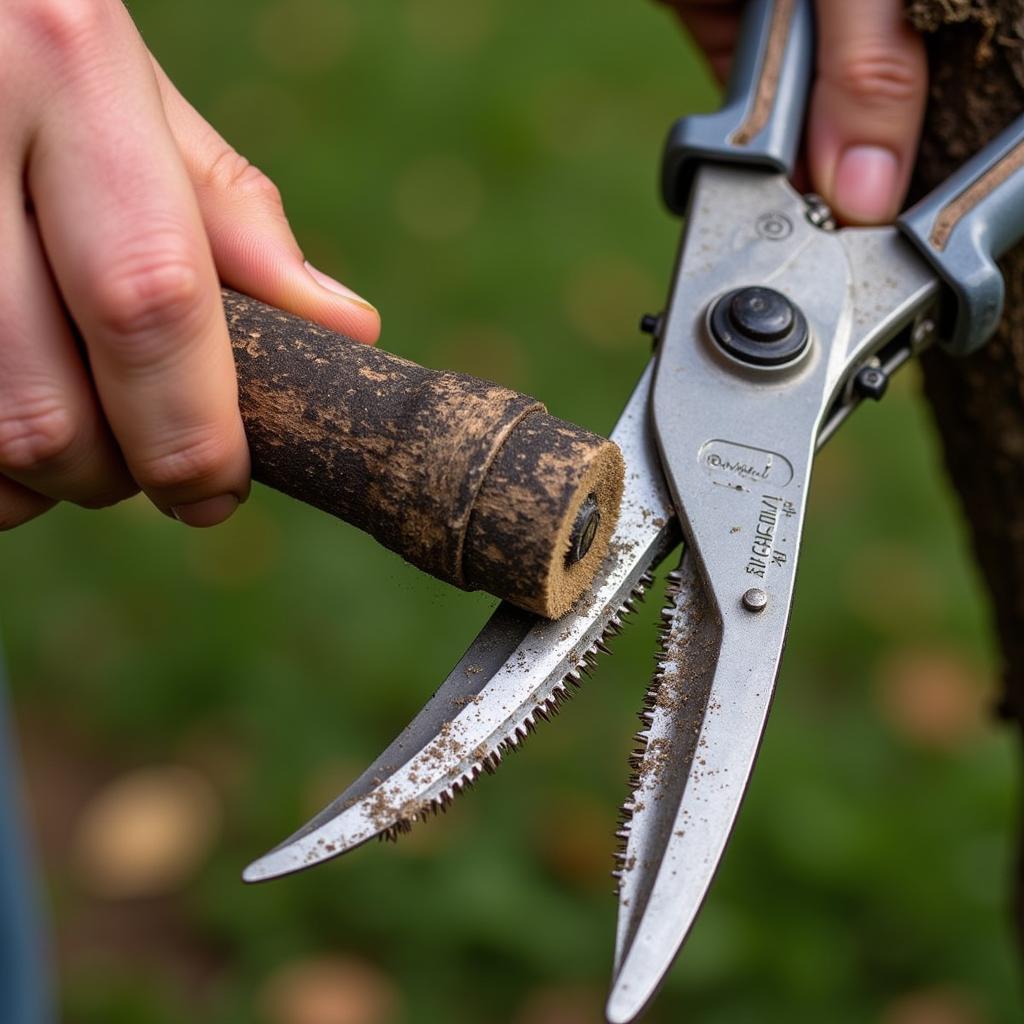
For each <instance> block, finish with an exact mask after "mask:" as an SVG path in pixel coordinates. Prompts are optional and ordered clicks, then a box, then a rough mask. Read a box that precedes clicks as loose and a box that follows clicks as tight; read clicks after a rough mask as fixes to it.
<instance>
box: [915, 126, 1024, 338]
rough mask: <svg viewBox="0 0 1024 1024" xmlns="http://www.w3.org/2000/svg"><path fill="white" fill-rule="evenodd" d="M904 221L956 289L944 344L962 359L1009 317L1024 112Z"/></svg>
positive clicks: (1023, 200) (1019, 231) (1023, 163)
mask: <svg viewBox="0 0 1024 1024" xmlns="http://www.w3.org/2000/svg"><path fill="white" fill-rule="evenodd" d="M897 224H898V226H899V228H900V230H901V231H902V232H903V234H904V235H906V236H907V237H908V238H909V239H910V240H911V241H912V242H913V243H914V244H915V245H916V246H917V247H918V249H919V250H920V251H921V253H922V255H923V256H924V257H925V259H926V260H927V261H928V262H929V263H930V264H931V265H932V267H934V269H935V271H936V272H937V273H938V275H939V276H940V277H941V278H942V280H943V281H944V282H945V283H946V284H947V285H948V286H949V288H950V290H951V293H952V296H951V297H952V298H953V299H954V305H953V307H952V318H951V323H950V324H949V325H948V326H947V327H946V328H945V329H944V330H943V332H942V334H943V338H942V341H941V344H942V345H943V347H944V348H946V349H947V350H948V351H950V352H952V353H954V354H955V355H967V354H968V353H970V352H973V351H974V350H975V349H977V348H979V347H980V346H981V345H983V344H984V343H985V342H986V341H987V340H988V339H989V337H990V336H991V335H992V332H993V331H994V330H995V329H996V327H997V326H998V324H999V318H1000V316H1001V315H1002V312H1003V296H1004V292H1005V286H1004V283H1003V275H1002V273H1001V272H1000V270H999V267H998V266H997V265H996V260H997V259H998V258H999V257H1000V256H1002V255H1003V254H1004V253H1005V252H1006V251H1007V250H1008V249H1010V248H1011V247H1012V246H1014V245H1016V243H1017V242H1019V241H1020V240H1021V238H1022V237H1024V115H1021V116H1020V117H1018V118H1017V120H1016V121H1014V122H1013V123H1012V124H1011V125H1010V126H1009V127H1008V128H1006V129H1005V130H1004V131H1003V132H1002V133H1001V134H1000V135H998V136H996V138H995V139H993V140H992V141H991V142H990V143H989V144H988V145H987V146H986V147H985V148H984V149H983V150H981V151H980V152H979V153H977V154H975V156H974V157H972V159H970V160H968V161H967V163H965V164H964V165H963V166H962V167H961V168H960V169H959V170H958V171H957V172H956V173H955V174H952V175H951V176H950V177H949V178H947V179H946V180H945V181H944V182H943V183H942V184H941V185H940V186H939V187H938V188H936V189H935V191H933V192H930V193H929V194H928V195H927V196H925V198H924V199H922V200H921V201H920V202H919V203H917V204H916V205H914V206H913V207H911V208H910V209H909V210H907V212H906V213H904V214H903V215H902V216H901V217H900V218H899V220H898V221H897Z"/></svg>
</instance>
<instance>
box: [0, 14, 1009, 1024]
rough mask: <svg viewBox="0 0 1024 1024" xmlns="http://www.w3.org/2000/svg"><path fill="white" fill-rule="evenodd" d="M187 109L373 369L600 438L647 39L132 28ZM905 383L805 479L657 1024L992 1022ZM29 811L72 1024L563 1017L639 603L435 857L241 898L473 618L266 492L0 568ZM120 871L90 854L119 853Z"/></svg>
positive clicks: (975, 801) (946, 530)
mask: <svg viewBox="0 0 1024 1024" xmlns="http://www.w3.org/2000/svg"><path fill="white" fill-rule="evenodd" d="M130 6H131V8H132V11H133V13H134V14H135V16H136V18H137V20H138V22H139V25H140V27H141V29H142V31H143V33H144V35H145V36H146V38H147V40H148V42H149V44H150V45H151V47H152V49H153V50H154V52H155V53H156V55H157V56H158V58H159V59H160V60H161V61H162V62H163V63H164V65H165V67H166V69H167V70H168V72H169V73H170V74H171V76H172V78H174V79H175V80H176V81H177V83H178V84H179V86H180V88H181V89H182V91H183V92H184V93H185V94H186V95H187V96H188V97H189V98H190V99H191V100H192V101H193V102H194V103H195V105H196V106H197V107H198V108H199V110H200V111H201V112H202V113H204V114H205V115H206V116H207V117H208V118H209V119H210V120H211V121H212V122H213V123H214V124H215V125H216V126H217V127H218V128H219V129H220V130H221V131H222V132H223V133H224V134H225V135H226V136H227V137H228V138H229V139H230V140H231V141H232V142H233V143H234V144H235V145H236V146H237V147H238V148H239V149H241V150H242V152H244V153H245V154H246V155H248V156H249V157H250V158H251V159H252V160H253V161H254V162H255V163H257V164H258V165H260V166H261V167H262V168H263V169H264V170H266V171H267V172H268V173H269V174H270V175H271V176H272V177H273V178H275V179H276V181H277V182H278V183H279V184H280V186H281V188H282V190H283V192H284V195H285V198H286V202H287V206H288V210H289V212H290V214H291V218H292V221H293V224H294V226H295V229H296V232H297V234H298V236H299V238H300V239H301V240H302V243H303V245H304V246H305V247H306V250H307V254H308V255H309V257H310V259H311V260H312V261H313V262H314V263H316V264H317V265H318V266H320V267H322V268H323V269H325V270H327V271H328V272H330V273H333V274H335V275H336V276H338V277H339V278H340V279H341V280H344V281H345V282H346V283H348V284H349V285H351V286H352V287H353V288H355V289H356V290H357V291H359V292H360V293H362V294H363V295H365V296H366V297H367V298H368V299H370V300H371V301H372V302H374V303H375V304H376V305H377V306H378V307H379V308H380V309H381V311H382V314H383V320H384V335H383V339H382V344H383V345H384V346H385V347H387V348H389V349H391V350H393V351H396V352H399V353H401V354H403V355H406V356H409V357H411V358H413V359H416V360H418V361H420V362H424V363H427V364H429V365H434V366H439V367H440V366H443V367H450V368H458V369H463V370H467V371H470V372H474V373H477V374H481V375H484V376H488V377H491V378H493V379H496V380H499V381H501V382H502V383H505V384H508V385H510V386H512V387H516V388H519V389H522V390H524V391H528V392H530V393H533V394H535V395H537V396H539V397H540V398H541V399H543V400H545V401H546V402H547V403H548V405H549V407H550V408H551V409H552V411H554V412H556V413H557V414H559V415H562V416H565V417H567V418H569V419H572V420H576V421H578V422H581V423H584V424H587V425H589V426H591V427H593V428H595V429H598V430H607V429H609V428H610V427H611V425H612V424H613V422H614V419H615V416H616V413H617V410H618V409H619V408H620V406H621V404H622V403H623V401H624V399H625V397H626V395H627V394H628V391H629V389H630V386H631V384H632V381H633V379H634V378H635V377H636V376H637V374H638V373H639V371H640V369H641V367H642V365H643V363H644V361H645V358H646V352H647V344H646V341H645V340H644V339H643V338H642V337H641V336H639V335H638V334H637V331H636V322H637V318H638V316H639V314H640V313H641V312H643V311H644V310H653V309H658V308H660V304H661V302H662V297H663V295H664V292H665V288H666V285H667V280H668V274H669V271H670V268H671V264H672V260H673V255H674V247H675V244H676V239H677V235H678V231H679V225H678V223H677V222H675V221H674V220H673V219H672V218H670V217H669V216H668V215H667V214H666V213H665V212H664V211H663V209H662V208H661V206H660V204H659V202H658V200H657V197H656V193H655V179H656V171H657V164H658V158H659V151H660V146H661V142H662V138H663V135H664V132H665V130H666V128H667V126H668V124H669V123H670V122H671V120H672V119H673V118H675V117H677V116H679V115H680V114H683V113H686V112H688V111H694V110H699V109H708V108H710V107H713V106H714V105H715V103H716V99H717V96H716V91H715V89H714V87H713V86H712V84H711V82H710V80H709V78H708V75H707V73H706V71H705V69H704V68H703V66H702V64H701V62H700V60H699V58H698V57H697V56H696V55H695V53H694V51H693V49H692V47H691V45H690V44H689V42H688V41H687V40H686V39H685V38H684V37H683V36H682V34H681V33H680V32H679V31H678V30H677V29H676V27H675V25H674V23H673V22H672V20H671V18H670V17H669V16H668V14H667V13H666V12H664V11H663V10H661V9H659V8H658V7H656V6H655V5H653V4H651V3H645V2H641V0H632V2H625V0H619V2H615V3H601V4H593V3H588V2H584V0H561V2H559V3H550V2H545V0H519V2H518V3H512V2H510V0H384V2H381V0H378V2H371V0H361V2H360V0H218V2H216V3H210V2H208V0H177V2H175V3H173V4H168V3H160V2H158V0H134V2H133V3H131V5H130ZM918 390H919V388H918V380H917V377H916V374H915V373H914V372H913V371H911V372H908V373H906V374H905V375H904V378H903V379H902V380H900V381H899V382H898V384H897V385H896V386H895V387H894V388H893V389H892V392H891V394H890V397H887V398H886V400H885V402H883V403H882V404H881V405H880V406H879V407H877V408H871V409H868V410H864V411H862V412H860V413H858V415H857V416H856V417H855V418H854V420H853V421H852V422H851V423H850V425H849V426H848V427H847V428H845V429H844V431H843V432H842V434H841V436H840V437H839V438H838V439H837V440H835V441H834V442H833V443H831V444H830V446H829V447H828V449H827V450H826V451H825V452H824V453H823V454H822V456H821V459H820V462H819V468H818V470H817V476H816V480H815V483H814V488H813V494H812V513H811V519H810V522H809V525H808V528H807V533H806V544H805V550H804V555H803V569H802V573H801V582H800V588H799V591H798V598H797V604H796V610H795V616H794V621H793V628H792V632H791V636H790V644H789V652H788V655H787V659H786V663H785V667H784V670H783V673H782V677H781V681H780V686H779V693H778V699H777V703H776V706H775V710H774V712H773V717H772V721H771V723H770V727H769V730H768V735H767V739H766V742H765V746H764V751H763V754H762V757H761V762H760V766H759V768H758V770H757V772H756V775H755V780H754V782H753V785H752V789H751V793H750V796H749V799H748V801H747V804H746V806H745V809H744V812H743V814H742V817H741V819H740V820H741V824H740V827H739V830H738V832H737V834H736V837H735V839H734V841H733V843H732V845H731V848H730V850H729V853H728V856H727V859H726V861H725V863H724V866H723V868H722V870H721V872H720V875H719V878H718V880H717V882H716V884H715V887H714V889H713V891H712V896H711V898H710V899H709V901H708V903H707V905H706V908H705V910H704V912H703V914H702V916H701V918H700V920H699V922H698V924H697V926H696V928H695V930H694V932H693V935H692V939H691V941H690V942H689V944H688V946H687V947H686V950H685V953H684V955H683V956H682V957H681V958H680V960H679V962H678V963H677V965H676V967H675V969H674V970H673V972H672V974H671V975H670V977H669V979H668V982H667V984H666V987H665V990H664V992H663V995H662V996H661V999H660V1001H659V1002H658V1004H657V1007H656V1010H655V1011H654V1012H653V1013H652V1014H651V1016H650V1019H651V1020H652V1021H655V1022H669V1021H672V1022H676V1021H695V1022H701V1024H733V1022H749V1021H767V1022H775V1021H779V1022H783V1021H784V1022H800V1021H814V1022H820V1021H830V1022H833V1021H834V1022H845V1021H851V1022H853V1021H858V1022H859V1021H876V1020H877V1021H884V1022H886V1024H978V1022H995V1021H1013V1020H1020V1019H1022V1015H1024V1003H1022V999H1021V990H1020V979H1019V976H1018V966H1019V961H1018V956H1019V955H1018V953H1017V952H1016V950H1015V947H1014V945H1013V942H1012V937H1011V929H1010V925H1009V920H1008V913H1007V910H1006V903H1007V889H1008V880H1009V878H1010V876H1011V865H1012V858H1013V848H1012V837H1013V834H1014V832H1015V829H1016V821H1015V811H1016V807H1015V803H1016V800H1017V794H1016V792H1015V785H1014V783H1015V782H1016V781H1017V778H1018V776H1019V766H1018V759H1017V751H1016V749H1015V747H1014V743H1013V742H1012V737H1011V736H1010V735H1009V734H1008V731H1007V730H1006V729H1003V728H1000V727H998V726H996V725H993V724H992V722H991V720H990V714H989V711H990V706H991V704H992V702H993V700H994V697H995V694H996V681H995V657H994V654H993V651H992V649H991V640H990V635H989V632H988V627H987V621H986V612H985V608H984V601H983V598H982V595H981V593H980V590H979V585H978V580H977V578H976V575H975V573H974V570H973V569H972V567H971V565H970V564H969V561H968V559H967V557H966V554H965V547H966V545H965V539H964V534H963V529H962V526H961V525H960V522H959V520H958V515H957V511H956V509H955V507H954V503H953V500H952V498H951V496H950V494H949V492H948V490H947V487H946V485H945V483H944V481H943V478H942V473H941V469H940V465H939V456H938V452H937V448H936V443H935V439H934V436H933V432H932V430H931V427H930V425H929V423H928V420H927V415H926V413H925V412H924V411H923V408H922V404H921V402H920V401H919V400H918V397H917V392H918ZM0 558H2V560H3V565H4V577H3V578H4V581H5V585H4V587H3V592H2V594H0V621H2V622H3V623H4V627H5V643H6V646H7V648H8V653H9V660H10V669H11V674H12V676H13V680H12V685H13V688H14V692H15V697H16V708H17V717H18V723H19V727H20V734H21V742H22V747H23V751H24V755H25V761H26V772H27V775H28V789H29V793H30V797H31V802H32V807H33V812H34V818H35V822H36V828H37V844H38V847H39V849H40V852H41V854H42V856H43V859H44V863H45V870H46V879H47V883H48V895H49V907H50V912H51V915H52V919H53V921H54V926H55V931H56V935H55V945H56V947H57V955H58V957H59V962H60V973H61V981H62V987H63V1004H64V1007H65V1013H64V1019H65V1020H67V1021H69V1022H75V1024H100V1022H102V1024H122V1022H124V1024H128V1022H131V1024H165V1022H179V1021H185V1020H187V1021H191V1022H197V1024H214V1022H215V1024H235V1022H239V1024H240V1022H252V1021H256V1022H260V1024H399V1022H408V1024H506V1022H507V1024H584V1022H596V1021H597V1020H598V1019H599V1015H600V1008H601V1006H602V1003H603V995H604V991H605V985H606V983H607V979H608V974H609V968H610V957H611V950H612V938H613V927H614V914H615V901H614V899H613V897H612V895H611V885H612V883H611V880H610V878H609V877H608V872H609V870H610V868H611V866H612V865H611V850H612V847H613V838H612V832H613V830H614V828H615V816H616V810H617V807H618V805H619V803H620V802H621V800H622V798H623V797H624V795H625V777H626V774H627V770H626V756H627V753H628V750H629V748H630V746H631V739H630V737H631V734H632V733H633V731H634V729H635V725H636V723H635V718H634V717H633V716H634V712H635V710H636V709H637V707H638V706H639V702H640V698H641V695H642V692H643V690H644V687H645V686H646V684H647V681H648V673H649V670H650V667H651V658H650V651H651V649H652V646H653V642H654V621H655V618H656V613H657V609H658V606H659V598H658V596H657V594H654V595H653V596H651V597H650V598H649V599H648V602H647V605H646V610H645V611H644V612H643V613H642V614H641V615H640V616H639V618H638V621H637V624H636V625H635V626H634V628H633V629H631V630H630V631H629V633H628V635H627V636H625V637H623V638H622V639H621V640H620V641H618V642H617V644H616V648H617V651H616V656H615V657H614V658H613V659H610V660H605V661H604V662H603V663H602V666H601V668H600V670H599V672H598V673H597V675H596V677H595V679H594V680H593V681H592V682H590V683H589V684H588V685H587V686H586V687H585V688H584V690H583V692H582V694H581V695H580V696H579V697H577V699H576V700H574V701H573V703H572V705H571V707H570V708H568V709H567V710H566V711H565V713H564V714H563V715H562V716H561V717H560V718H559V719H558V721H557V723H556V724H555V725H553V726H547V727H545V728H543V729H542V730H540V732H539V733H538V735H537V736H536V737H534V738H533V739H532V740H531V741H530V743H529V744H528V745H527V750H526V752H525V753H524V754H523V755H522V756H520V757H516V758H513V759H512V760H511V762H510V763H509V764H508V765H507V766H506V767H505V768H504V769H503V771H501V772H500V773H499V774H498V776H497V777H495V778H494V779H488V780H487V781H486V782H485V783H483V784H482V785H481V786H480V787H478V789H477V790H475V791H474V793H473V794H472V795H471V796H469V797H465V798H463V799H462V800H461V801H459V802H458V804H457V805H456V807H455V808H454V809H453V810H452V811H451V812H450V813H449V814H448V815H447V816H446V817H445V818H444V819H441V820H439V821H437V822H436V823H431V824H430V825H427V826H421V827H419V828H417V829H416V830H415V831H414V832H413V834H412V835H410V836H409V837H408V838H407V839H403V840H402V841H401V842H399V843H398V844H397V845H396V846H391V845H388V846H378V845H376V844H373V845H370V846H368V847H366V848H364V849H362V850H360V851H358V852H357V853H355V854H353V855H352V856H350V857H348V858H345V859H343V860H342V861H340V862H336V863H334V864H331V865H329V866H326V867H322V868H320V869H318V870H316V871H314V872H311V873H309V874H307V875H305V876H303V877H298V878H293V879H289V880H285V881H281V882H277V883H275V884H272V885H268V886H262V887H257V888H247V887H244V886H243V885H242V884H241V883H240V881H239V872H240V870H241V868H242V866H243V865H244V864H245V863H246V862H247V861H248V860H249V859H250V858H251V857H253V856H254V855H256V854H258V853H261V852H262V851H264V850H265V849H266V848H268V847H269V846H271V845H272V844H274V843H276V842H277V841H278V840H280V839H281V838H282V837H283V836H284V835H286V834H287V833H289V832H290V831H291V830H292V829H293V828H294V827H296V826H297V825H298V824H299V823H300V822H301V821H302V820H304V819H305V818H306V817H307V816H308V815H309V814H311V813H312V812H313V811H315V810H317V809H318V808H319V807H320V806H321V805H322V804H323V803H325V802H326V801H327V800H328V799H329V798H330V797H331V796H333V795H334V793H335V792H337V791H339V790H340V789H341V788H343V787H344V786H345V785H346V784H347V783H348V782H349V781H350V780H351V779H352V778H353V777H354V776H355V775H356V774H357V773H358V772H359V771H361V769H362V768H363V767H364V766H365V764H366V763H368V762H369V761H370V760H371V759H372V758H373V757H375V756H376V754H377V753H378V752H379V750H380V749H381V748H382V747H383V746H384V745H385V744H386V743H387V742H388V741H389V740H390V739H391V738H392V736H393V735H394V734H395V733H396V732H397V731H398V730H399V729H400V728H401V727H402V726H403V725H404V724H405V722H406V721H407V719H408V718H409V717H410V716H411V715H412V713H413V712H414V711H415V710H417V709H418V707H419V705H420V704H421V702H422V701H423V700H424V699H425V698H426V697H427V696H428V695H429V694H430V692H431V691H432V689H433V688H434V686H435V685H436V684H437V683H438V682H439V681H440V680H441V679H442V678H443V677H444V675H445V674H446V673H447V670H448V668H449V667H450V666H451V664H452V663H453V662H454V660H455V659H456V658H457V657H458V655H459V654H461V652H462V650H463V649H464V647H465V645H466V643H467V642H468V641H469V640H470V639H471V638H472V636H473V635H474V633H475V631H476V629H477V628H478V627H479V625H480V624H481V623H482V621H483V620H484V619H485V617H486V615H487V613H488V611H489V609H490V608H491V607H492V605H493V602H492V601H490V600H489V599H488V598H486V597H484V596H481V595H466V594H461V593H457V592H455V591H453V590H450V589H447V588H445V587H444V586H442V585H441V584H438V583H435V582H433V581H431V580H430V579H427V578H425V577H423V576H421V575H419V574H418V573H416V572H415V571H414V570H412V569H410V568H409V567H408V566H406V565H404V564H403V563H401V562H400V561H399V560H398V559H397V558H396V557H394V556H392V555H390V554H388V553H387V552H385V551H383V550H381V549H379V548H378V547H377V546H376V545H375V544H374V543H373V542H372V541H370V540H369V539H367V538H366V537H364V536H363V535H361V534H359V533H357V532H355V531H354V530H351V529H349V528H346V527H344V526H340V525H338V524H337V523H336V522H333V521H331V520H329V519H328V518H327V517H326V516H323V515H321V514H319V513H317V512H313V511H311V510H308V509H305V508H301V507H299V506H297V505H296V504H294V503H291V502H289V501H288V500H286V499H283V498H281V497H280V496H278V495H275V494H272V493H269V492H267V491H264V490H262V489H258V490H257V491H256V492H255V493H254V494H253V497H252V499H251V500H250V502H249V503H248V505H246V506H245V507H244V509H242V510H241V512H240V513H239V514H238V515H236V516H235V517H234V519H233V520H232V521H231V522H230V523H229V524H228V525H227V526H225V527H223V528H220V529H216V530H213V531H209V532H190V531H188V530H186V529H184V528H182V527H180V526H178V525H177V524H174V523H172V522H169V521H168V520H166V519H164V518H163V517H161V516H160V515H158V514H157V513H155V512H154V511H152V510H151V509H150V508H149V507H147V506H146V504H145V503H144V502H142V501H140V500H135V501H132V502H129V503H128V504H126V505H124V506H122V507H120V508H118V509H115V510H113V511H109V512H104V513H88V512H83V511H80V510H76V509H73V508H62V509H59V510H57V511H55V512H54V513H51V514H50V515H48V516H46V517H44V518H43V519H42V520H40V521H38V522H37V523H34V524H32V525H31V526H28V527H26V528H23V529H20V530H18V531H16V532H15V533H13V534H10V535H6V536H4V537H3V539H2V540H0ZM112 837H113V838H112Z"/></svg>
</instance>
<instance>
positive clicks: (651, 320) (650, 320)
mask: <svg viewBox="0 0 1024 1024" xmlns="http://www.w3.org/2000/svg"><path fill="white" fill-rule="evenodd" d="M640 330H641V331H643V333H644V334H658V333H659V332H660V331H661V314H660V313H644V315H643V316H642V317H640Z"/></svg>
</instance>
